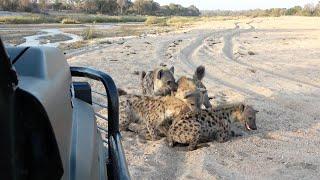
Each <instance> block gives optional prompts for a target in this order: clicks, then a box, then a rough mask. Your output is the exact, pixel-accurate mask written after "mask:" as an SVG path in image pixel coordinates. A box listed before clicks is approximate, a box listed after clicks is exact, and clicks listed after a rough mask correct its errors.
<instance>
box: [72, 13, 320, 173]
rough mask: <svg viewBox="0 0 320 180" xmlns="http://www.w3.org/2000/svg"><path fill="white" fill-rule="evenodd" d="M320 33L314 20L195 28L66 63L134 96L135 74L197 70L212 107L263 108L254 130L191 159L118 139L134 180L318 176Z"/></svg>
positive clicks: (133, 138) (161, 145)
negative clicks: (104, 76)
mask: <svg viewBox="0 0 320 180" xmlns="http://www.w3.org/2000/svg"><path fill="white" fill-rule="evenodd" d="M319 34H320V18H309V17H280V18H255V19H240V20H227V21H214V22H210V21H209V22H199V23H198V24H197V25H196V26H195V27H193V28H190V29H189V31H185V32H180V33H168V34H164V35H158V36H154V37H149V36H142V37H134V38H130V39H124V40H123V41H121V43H112V44H108V45H106V46H102V47H101V48H99V49H96V50H94V49H93V50H91V51H89V52H85V53H82V54H80V55H76V56H73V57H72V58H70V59H68V61H69V63H70V64H71V65H77V66H89V67H93V68H96V69H99V70H101V71H105V72H107V73H109V74H110V75H111V76H112V77H113V78H114V80H115V81H116V84H117V85H118V86H119V87H122V88H124V89H126V90H127V91H129V92H133V93H139V88H138V87H139V76H138V75H136V71H141V70H150V69H152V68H154V67H157V66H158V65H159V64H160V63H166V64H168V65H174V66H175V68H176V77H177V78H178V77H179V76H181V75H189V76H191V74H192V73H193V71H194V70H195V68H196V67H197V66H198V65H201V64H202V65H205V67H206V70H207V74H206V77H205V80H204V83H205V85H206V86H207V89H208V91H209V95H210V96H212V97H214V99H213V100H212V103H213V104H219V103H225V102H236V101H245V102H246V103H248V104H251V105H253V106H254V107H255V108H256V109H257V110H259V111H260V112H259V113H258V115H257V125H258V130H257V131H253V132H249V133H248V134H247V135H245V136H243V137H238V138H233V139H232V140H231V141H229V142H226V143H217V142H211V143H209V147H203V148H199V149H197V150H195V151H192V152H185V151H183V150H181V148H169V147H168V146H167V144H166V141H165V139H162V140H159V141H154V142H152V141H149V142H144V141H141V139H139V137H138V136H137V135H135V134H133V133H129V132H123V133H122V134H123V141H124V142H123V144H124V149H125V151H126V157H127V161H128V164H129V170H130V173H131V176H132V178H133V179H318V177H319V176H320V138H319V137H320V119H319V117H320V111H319V107H320V96H319V94H320V71H319V70H320V59H319V57H320V36H319ZM94 87H95V88H96V89H98V90H101V86H99V85H96V84H94ZM98 100H101V99H98Z"/></svg>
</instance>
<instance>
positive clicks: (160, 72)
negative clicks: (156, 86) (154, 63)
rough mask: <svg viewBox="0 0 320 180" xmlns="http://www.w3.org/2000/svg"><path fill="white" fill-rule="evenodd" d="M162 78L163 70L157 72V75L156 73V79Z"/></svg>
mask: <svg viewBox="0 0 320 180" xmlns="http://www.w3.org/2000/svg"><path fill="white" fill-rule="evenodd" d="M162 76H163V70H162V69H160V70H159V71H158V73H157V79H161V78H162Z"/></svg>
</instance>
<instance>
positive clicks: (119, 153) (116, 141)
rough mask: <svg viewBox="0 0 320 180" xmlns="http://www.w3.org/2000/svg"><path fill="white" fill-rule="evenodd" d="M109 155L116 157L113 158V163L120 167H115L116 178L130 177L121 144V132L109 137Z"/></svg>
mask: <svg viewBox="0 0 320 180" xmlns="http://www.w3.org/2000/svg"><path fill="white" fill-rule="evenodd" d="M109 153H110V154H109V155H110V156H112V157H114V158H112V159H111V164H113V165H115V166H116V167H118V168H117V169H114V170H115V172H114V173H113V174H114V175H115V176H114V177H113V178H114V179H121V180H122V179H130V176H129V173H127V172H129V171H128V167H127V165H126V164H124V163H123V162H126V159H125V156H123V154H124V151H123V148H122V144H121V136H120V134H119V133H118V134H116V135H115V136H111V137H110V138H109Z"/></svg>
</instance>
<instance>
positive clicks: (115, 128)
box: [70, 67, 119, 138]
mask: <svg viewBox="0 0 320 180" xmlns="http://www.w3.org/2000/svg"><path fill="white" fill-rule="evenodd" d="M70 70H71V75H72V76H77V77H87V78H90V79H94V80H98V81H101V82H102V83H103V85H104V87H105V88H106V94H107V97H108V109H109V110H108V117H109V119H112V120H111V121H109V122H108V127H109V133H108V138H109V136H111V135H115V134H116V133H118V132H119V97H118V90H117V87H116V85H115V83H114V81H113V80H112V78H111V77H110V76H109V75H107V74H106V73H103V72H101V71H97V70H94V69H90V68H85V67H71V68H70Z"/></svg>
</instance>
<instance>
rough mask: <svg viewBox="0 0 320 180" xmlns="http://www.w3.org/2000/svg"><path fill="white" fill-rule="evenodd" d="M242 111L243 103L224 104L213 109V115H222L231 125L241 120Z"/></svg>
mask: <svg viewBox="0 0 320 180" xmlns="http://www.w3.org/2000/svg"><path fill="white" fill-rule="evenodd" d="M243 109H244V104H243V103H235V104H226V105H222V106H219V107H217V108H213V111H214V112H215V113H220V114H223V115H224V116H226V117H228V119H229V121H230V122H231V123H234V122H239V121H240V120H241V119H242V112H243Z"/></svg>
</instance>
